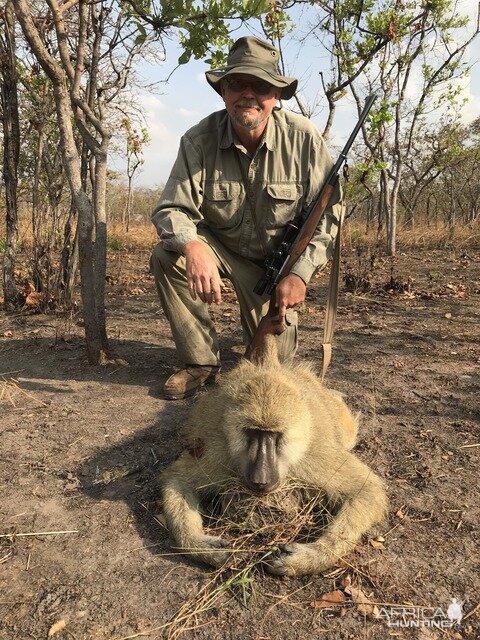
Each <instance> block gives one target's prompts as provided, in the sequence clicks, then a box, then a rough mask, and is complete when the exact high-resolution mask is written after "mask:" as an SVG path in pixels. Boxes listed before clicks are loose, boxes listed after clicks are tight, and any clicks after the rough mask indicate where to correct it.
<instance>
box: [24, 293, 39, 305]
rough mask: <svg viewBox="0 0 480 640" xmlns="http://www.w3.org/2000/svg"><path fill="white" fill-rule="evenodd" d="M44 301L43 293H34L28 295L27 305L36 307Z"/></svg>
mask: <svg viewBox="0 0 480 640" xmlns="http://www.w3.org/2000/svg"><path fill="white" fill-rule="evenodd" d="M42 300H43V293H39V292H38V291H32V292H31V293H29V294H28V296H27V298H26V300H25V304H26V305H27V307H36V306H37V305H38V304H39V303H40V302H41V301H42Z"/></svg>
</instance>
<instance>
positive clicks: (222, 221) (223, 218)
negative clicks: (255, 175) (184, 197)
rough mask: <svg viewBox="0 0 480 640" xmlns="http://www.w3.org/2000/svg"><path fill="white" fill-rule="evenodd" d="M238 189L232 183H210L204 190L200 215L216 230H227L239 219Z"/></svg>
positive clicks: (236, 185)
mask: <svg viewBox="0 0 480 640" xmlns="http://www.w3.org/2000/svg"><path fill="white" fill-rule="evenodd" d="M239 198H240V188H239V185H238V184H235V183H233V182H213V183H212V182H211V183H207V184H206V185H205V188H204V198H203V203H202V214H203V217H204V218H205V221H206V222H207V223H208V224H209V225H212V226H213V227H215V228H217V229H229V228H231V227H233V226H235V224H236V223H237V221H238V219H239V215H240V214H239V204H240V203H239Z"/></svg>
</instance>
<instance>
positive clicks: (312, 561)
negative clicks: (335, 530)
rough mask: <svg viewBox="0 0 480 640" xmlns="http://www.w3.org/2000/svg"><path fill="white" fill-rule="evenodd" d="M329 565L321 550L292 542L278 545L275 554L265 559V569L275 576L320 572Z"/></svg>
mask: <svg viewBox="0 0 480 640" xmlns="http://www.w3.org/2000/svg"><path fill="white" fill-rule="evenodd" d="M329 566H331V563H329V562H328V560H327V558H326V556H325V555H323V554H322V552H321V550H319V549H313V548H312V546H311V545H308V544H300V543H298V542H293V543H291V544H282V545H279V547H278V551H277V552H276V554H273V555H272V556H271V557H270V558H268V560H266V569H267V571H268V572H269V573H273V574H274V575H276V576H290V577H291V576H303V575H306V574H309V573H320V572H321V571H323V570H325V569H327V568H328V567H329Z"/></svg>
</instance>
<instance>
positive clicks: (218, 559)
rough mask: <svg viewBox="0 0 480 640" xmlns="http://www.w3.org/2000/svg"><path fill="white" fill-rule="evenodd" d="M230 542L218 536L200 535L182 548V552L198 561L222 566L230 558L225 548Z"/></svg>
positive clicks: (229, 553) (230, 555) (213, 565)
mask: <svg viewBox="0 0 480 640" xmlns="http://www.w3.org/2000/svg"><path fill="white" fill-rule="evenodd" d="M230 546H231V543H230V542H229V541H228V540H225V539H224V538H220V537H218V536H202V537H201V538H199V539H198V540H195V542H193V543H192V544H191V545H189V547H188V548H185V547H184V548H183V552H184V553H185V554H187V555H189V556H191V557H193V558H195V559H196V560H199V561H200V562H205V564H209V565H211V566H212V567H222V566H223V565H225V564H227V563H228V561H229V560H230V561H231V559H232V554H231V552H230V551H227V550H226V548H227V547H230Z"/></svg>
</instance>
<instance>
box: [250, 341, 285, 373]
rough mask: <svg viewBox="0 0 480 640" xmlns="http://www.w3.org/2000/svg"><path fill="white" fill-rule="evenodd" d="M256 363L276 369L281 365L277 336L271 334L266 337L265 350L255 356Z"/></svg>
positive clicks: (259, 351)
mask: <svg viewBox="0 0 480 640" xmlns="http://www.w3.org/2000/svg"><path fill="white" fill-rule="evenodd" d="M255 363H256V364H260V365H262V366H264V367H275V366H278V365H279V364H280V361H279V359H278V348H277V340H276V338H275V336H273V335H271V334H268V335H266V336H265V340H264V342H263V348H262V349H261V350H260V349H259V350H258V352H257V353H256V354H255Z"/></svg>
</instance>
